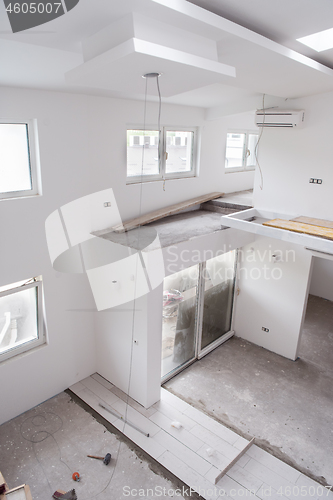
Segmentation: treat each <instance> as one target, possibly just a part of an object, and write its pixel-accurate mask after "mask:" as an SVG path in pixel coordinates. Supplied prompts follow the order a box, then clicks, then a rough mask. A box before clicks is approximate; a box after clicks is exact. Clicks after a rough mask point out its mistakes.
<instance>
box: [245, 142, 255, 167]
mask: <svg viewBox="0 0 333 500" xmlns="http://www.w3.org/2000/svg"><path fill="white" fill-rule="evenodd" d="M257 142H258V134H249V136H248V141H247V150H246V166H247V167H250V166H252V165H256V163H257V161H256V155H255V149H256V146H257Z"/></svg>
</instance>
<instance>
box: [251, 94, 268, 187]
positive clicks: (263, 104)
mask: <svg viewBox="0 0 333 500" xmlns="http://www.w3.org/2000/svg"><path fill="white" fill-rule="evenodd" d="M262 110H263V115H264V117H263V123H262V127H261V131H260V134H259V139H258V141H257V144H256V147H255V148H254V156H255V159H256V163H257V165H258V168H259V172H260V176H261V183H260V184H259V187H260V189H261V190H263V188H264V176H263V173H262V170H261V166H260V163H259V158H258V148H259V143H260V140H261V137H262V134H263V131H264V126H265V118H266V115H265V94H263V95H262Z"/></svg>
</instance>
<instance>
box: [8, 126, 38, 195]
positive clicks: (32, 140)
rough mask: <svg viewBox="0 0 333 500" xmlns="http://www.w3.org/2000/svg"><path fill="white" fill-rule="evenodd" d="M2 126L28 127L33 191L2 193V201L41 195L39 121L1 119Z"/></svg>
mask: <svg viewBox="0 0 333 500" xmlns="http://www.w3.org/2000/svg"><path fill="white" fill-rule="evenodd" d="M0 124H9V125H26V126H27V132H28V133H27V135H28V137H27V144H28V153H29V165H30V176H31V189H25V190H20V191H10V192H0V201H1V200H8V199H15V198H26V197H30V196H38V195H41V194H42V190H41V178H40V158H39V145H38V131H37V120H36V119H26V120H15V119H12V118H11V119H5V118H0Z"/></svg>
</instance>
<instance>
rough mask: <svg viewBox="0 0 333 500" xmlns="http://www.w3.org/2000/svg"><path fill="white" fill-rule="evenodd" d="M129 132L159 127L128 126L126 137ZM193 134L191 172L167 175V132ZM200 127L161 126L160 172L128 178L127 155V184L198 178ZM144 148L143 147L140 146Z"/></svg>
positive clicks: (155, 129)
mask: <svg viewBox="0 0 333 500" xmlns="http://www.w3.org/2000/svg"><path fill="white" fill-rule="evenodd" d="M128 130H141V131H143V132H144V131H156V132H158V130H157V127H156V126H155V127H154V126H148V125H146V127H145V128H144V127H143V126H142V125H141V126H140V125H132V124H130V125H127V127H126V135H127V132H128ZM169 131H170V132H173V131H174V132H192V133H193V146H192V168H191V170H190V171H186V172H173V173H166V152H167V151H166V142H167V141H166V134H167V132H169ZM198 136H199V134H198V127H183V126H182V127H177V126H174V125H172V126H167V125H163V126H161V130H160V136H159V137H160V138H161V139H160V141H159V148H160V149H159V158H160V167H159V170H160V172H159V173H158V174H154V175H136V176H134V175H133V176H128V175H127V154H126V184H138V183H142V182H154V181H163V180H164V179H167V180H169V179H184V178H192V177H196V176H197V175H198V174H197V172H198V165H197V162H198ZM140 147H142V146H140Z"/></svg>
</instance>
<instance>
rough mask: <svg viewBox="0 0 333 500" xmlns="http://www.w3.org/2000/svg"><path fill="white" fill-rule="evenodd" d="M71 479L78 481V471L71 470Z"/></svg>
mask: <svg viewBox="0 0 333 500" xmlns="http://www.w3.org/2000/svg"><path fill="white" fill-rule="evenodd" d="M72 479H73V481H80V474H79V473H78V472H73V474H72Z"/></svg>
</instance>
